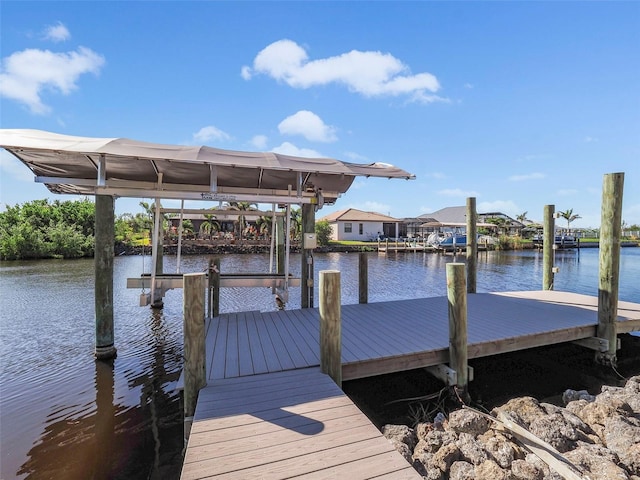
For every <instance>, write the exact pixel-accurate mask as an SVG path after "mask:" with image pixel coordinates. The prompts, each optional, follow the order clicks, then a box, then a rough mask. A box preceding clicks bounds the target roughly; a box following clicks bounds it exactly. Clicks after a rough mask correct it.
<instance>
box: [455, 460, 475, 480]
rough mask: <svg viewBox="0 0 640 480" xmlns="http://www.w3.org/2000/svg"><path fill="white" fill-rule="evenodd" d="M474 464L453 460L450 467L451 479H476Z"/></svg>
mask: <svg viewBox="0 0 640 480" xmlns="http://www.w3.org/2000/svg"><path fill="white" fill-rule="evenodd" d="M473 470H474V469H473V465H471V464H470V463H469V462H464V461H457V462H453V464H452V465H451V468H450V469H449V480H475V476H474V471H473Z"/></svg>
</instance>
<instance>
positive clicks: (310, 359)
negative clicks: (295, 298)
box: [272, 312, 320, 366]
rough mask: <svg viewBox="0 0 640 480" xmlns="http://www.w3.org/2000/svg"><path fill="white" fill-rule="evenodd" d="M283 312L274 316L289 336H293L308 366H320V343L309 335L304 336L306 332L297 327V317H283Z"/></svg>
mask: <svg viewBox="0 0 640 480" xmlns="http://www.w3.org/2000/svg"><path fill="white" fill-rule="evenodd" d="M280 313H282V312H275V313H273V314H272V316H275V317H276V318H277V320H276V321H279V322H280V323H281V324H282V326H283V327H284V328H286V329H287V332H288V334H289V335H290V336H291V339H292V341H293V342H295V343H296V345H297V346H298V349H299V351H300V353H301V354H302V356H303V357H304V360H305V362H306V364H307V366H315V365H319V364H320V358H319V356H318V343H317V341H316V340H315V339H313V338H311V337H310V336H309V335H307V336H306V337H305V336H303V332H305V333H306V330H305V329H304V328H302V327H300V328H299V327H298V326H297V325H296V317H294V316H292V315H282V314H280Z"/></svg>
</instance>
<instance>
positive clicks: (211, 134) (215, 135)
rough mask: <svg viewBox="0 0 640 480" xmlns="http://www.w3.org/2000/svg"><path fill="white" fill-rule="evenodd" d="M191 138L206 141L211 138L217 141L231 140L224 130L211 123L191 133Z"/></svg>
mask: <svg viewBox="0 0 640 480" xmlns="http://www.w3.org/2000/svg"><path fill="white" fill-rule="evenodd" d="M193 140H194V141H196V142H201V143H206V142H210V141H212V140H216V141H219V142H226V141H229V140H231V135H229V134H228V133H226V132H223V131H222V130H220V129H219V128H217V127H214V126H213V125H208V126H206V127H202V128H201V129H200V130H198V131H197V132H196V133H194V134H193Z"/></svg>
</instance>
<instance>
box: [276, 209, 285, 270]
mask: <svg viewBox="0 0 640 480" xmlns="http://www.w3.org/2000/svg"><path fill="white" fill-rule="evenodd" d="M284 262H285V248H284V217H276V272H277V273H278V275H284Z"/></svg>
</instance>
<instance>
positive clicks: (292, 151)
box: [271, 142, 323, 158]
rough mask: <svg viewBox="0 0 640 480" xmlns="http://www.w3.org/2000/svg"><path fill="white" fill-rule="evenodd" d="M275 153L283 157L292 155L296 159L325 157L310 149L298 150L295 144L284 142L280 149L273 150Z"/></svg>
mask: <svg viewBox="0 0 640 480" xmlns="http://www.w3.org/2000/svg"><path fill="white" fill-rule="evenodd" d="M271 151H272V152H274V153H281V154H283V155H291V156H294V157H307V158H322V157H323V155H321V154H320V153H318V152H316V151H315V150H311V149H310V148H298V147H296V146H295V145H294V144H292V143H289V142H283V143H282V145H280V146H279V147H276V148H273V149H272V150H271Z"/></svg>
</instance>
